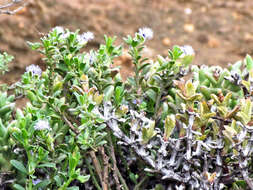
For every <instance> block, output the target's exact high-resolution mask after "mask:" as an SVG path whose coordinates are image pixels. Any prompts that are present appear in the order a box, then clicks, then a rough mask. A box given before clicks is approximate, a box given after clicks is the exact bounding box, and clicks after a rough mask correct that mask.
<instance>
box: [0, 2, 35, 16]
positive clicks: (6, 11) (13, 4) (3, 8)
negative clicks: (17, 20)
mask: <svg viewBox="0 0 253 190" xmlns="http://www.w3.org/2000/svg"><path fill="white" fill-rule="evenodd" d="M29 3H30V1H29V0H27V1H26V0H12V2H10V3H7V4H5V5H1V6H0V14H8V15H13V14H15V13H17V12H19V11H20V10H21V9H23V8H24V7H25V6H27V5H28V4H29ZM19 4H21V5H20V6H19V7H17V8H15V9H13V10H9V8H13V7H16V5H19Z"/></svg>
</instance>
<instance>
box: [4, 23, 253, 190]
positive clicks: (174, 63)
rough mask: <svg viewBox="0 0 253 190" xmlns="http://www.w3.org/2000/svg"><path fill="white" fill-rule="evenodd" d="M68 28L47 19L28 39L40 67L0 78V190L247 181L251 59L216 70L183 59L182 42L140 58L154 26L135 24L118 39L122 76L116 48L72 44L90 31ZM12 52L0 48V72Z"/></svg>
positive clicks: (243, 184) (188, 51)
mask: <svg viewBox="0 0 253 190" xmlns="http://www.w3.org/2000/svg"><path fill="white" fill-rule="evenodd" d="M78 33H79V32H78V31H77V32H70V31H69V30H65V29H63V28H61V27H56V28H54V29H53V30H52V31H50V32H49V34H47V35H46V36H44V37H42V38H41V41H40V42H38V43H31V42H29V43H28V44H29V46H30V47H31V48H32V49H34V50H37V51H38V52H40V53H41V54H43V56H44V58H43V60H44V62H45V64H46V66H47V68H46V70H45V71H42V70H41V69H40V68H39V67H38V66H35V65H30V66H29V67H27V69H26V72H25V73H24V74H23V76H22V78H21V80H20V81H18V82H17V83H15V84H13V85H11V86H6V85H1V91H0V143H1V148H0V149H1V150H0V172H1V173H0V184H1V186H2V187H3V188H6V189H7V188H11V189H17V190H24V189H28V190H32V189H59V190H65V189H103V190H107V189H117V190H120V189H124V190H128V189H134V190H138V189H139V190H141V189H154V190H163V189H164V190H165V189H181V190H182V189H203V190H205V189H217V190H218V189H235V190H236V189H253V182H252V177H253V164H252V156H253V148H252V147H253V127H252V124H253V123H252V89H253V60H252V59H251V57H250V56H247V57H246V58H245V60H243V61H239V62H237V63H235V64H234V65H231V66H229V67H228V68H227V69H223V68H221V67H217V66H212V67H207V66H190V63H191V62H192V59H193V58H194V51H193V49H192V48H191V47H190V46H183V47H179V46H175V47H173V49H172V50H169V52H168V56H167V57H166V58H164V57H162V56H158V57H157V60H155V61H153V60H149V59H147V58H145V57H143V56H142V51H143V49H144V48H145V46H144V43H145V42H146V41H147V40H149V39H151V38H152V36H153V32H152V30H151V29H149V28H143V29H140V30H139V32H138V33H136V34H135V36H133V37H132V36H127V37H126V38H125V39H124V41H125V43H126V45H127V46H128V47H129V48H128V50H129V54H130V55H131V57H132V64H134V75H133V76H132V77H129V78H128V79H127V80H126V81H123V80H122V79H121V76H120V73H119V68H117V67H114V66H113V63H114V59H115V58H116V57H118V56H120V55H121V54H122V50H123V46H115V45H114V41H115V38H110V37H107V36H105V44H103V45H100V47H99V48H98V49H97V50H91V51H90V52H83V51H82V48H83V47H84V46H85V45H86V43H87V42H88V41H89V40H92V39H93V34H92V33H90V32H87V33H84V34H82V35H80V34H78ZM11 60H12V57H11V56H9V55H7V54H6V53H4V54H3V55H0V69H1V71H3V72H4V71H6V70H7V67H6V65H7V63H8V62H10V61H11ZM189 71H190V72H189ZM187 73H190V75H189V76H190V79H189V80H187V81H185V80H184V79H183V78H184V76H185V75H187ZM188 78H189V77H188ZM24 97H26V98H28V99H29V101H28V102H27V105H26V106H25V107H24V108H22V109H19V108H17V107H16V106H15V101H16V100H18V99H19V98H24Z"/></svg>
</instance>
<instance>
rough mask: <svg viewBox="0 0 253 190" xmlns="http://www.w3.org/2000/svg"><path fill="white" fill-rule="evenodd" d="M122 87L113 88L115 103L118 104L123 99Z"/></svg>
mask: <svg viewBox="0 0 253 190" xmlns="http://www.w3.org/2000/svg"><path fill="white" fill-rule="evenodd" d="M123 91H124V89H123V87H122V86H117V87H116V89H115V101H116V104H117V105H119V104H120V103H121V101H122V99H123Z"/></svg>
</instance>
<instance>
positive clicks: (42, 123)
mask: <svg viewBox="0 0 253 190" xmlns="http://www.w3.org/2000/svg"><path fill="white" fill-rule="evenodd" d="M34 129H35V130H36V131H40V130H51V128H50V125H49V122H48V121H46V120H39V121H38V122H37V123H36V125H35V126H34Z"/></svg>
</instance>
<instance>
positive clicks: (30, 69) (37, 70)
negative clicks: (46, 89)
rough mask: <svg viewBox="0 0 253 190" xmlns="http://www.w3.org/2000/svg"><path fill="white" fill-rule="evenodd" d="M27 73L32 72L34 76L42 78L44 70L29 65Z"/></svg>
mask: <svg viewBox="0 0 253 190" xmlns="http://www.w3.org/2000/svg"><path fill="white" fill-rule="evenodd" d="M26 72H31V73H32V76H34V75H38V76H41V73H42V70H41V68H40V67H39V66H38V65H34V64H32V65H29V66H28V67H26Z"/></svg>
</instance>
